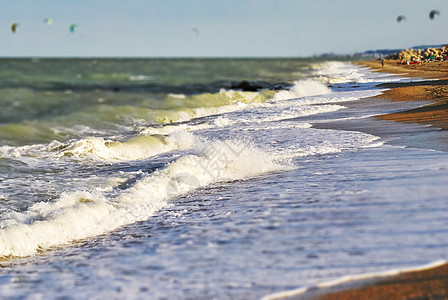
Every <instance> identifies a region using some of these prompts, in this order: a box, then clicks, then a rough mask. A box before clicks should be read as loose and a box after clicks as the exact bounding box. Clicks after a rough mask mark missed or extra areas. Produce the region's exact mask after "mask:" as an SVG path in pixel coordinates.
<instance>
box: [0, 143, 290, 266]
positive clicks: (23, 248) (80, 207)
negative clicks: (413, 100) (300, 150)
mask: <svg viewBox="0 0 448 300" xmlns="http://www.w3.org/2000/svg"><path fill="white" fill-rule="evenodd" d="M288 168H290V166H288V165H285V164H283V163H281V162H278V161H276V159H275V157H274V156H272V155H270V154H268V153H266V152H264V151H262V150H260V149H257V148H254V147H253V146H250V145H248V144H247V143H244V142H241V141H240V142H236V141H214V142H210V141H206V140H199V139H198V140H197V143H195V147H194V153H192V154H190V155H186V156H183V157H181V158H179V159H178V160H176V161H174V162H172V163H171V164H169V165H167V166H166V167H165V168H164V169H162V170H159V171H156V172H155V173H152V174H151V175H148V176H147V177H144V178H142V179H141V180H139V181H137V183H136V184H135V185H133V186H132V187H130V188H128V189H127V190H125V191H124V192H122V193H121V194H119V195H118V196H117V197H115V198H112V199H108V198H106V197H105V195H104V194H103V193H102V192H101V191H100V190H97V191H92V192H87V191H75V192H71V193H62V194H61V196H60V197H59V199H57V200H56V201H55V202H40V203H36V204H34V205H33V206H31V207H30V208H29V209H28V210H27V211H25V212H21V213H19V212H14V213H9V214H8V215H6V219H4V220H3V221H2V222H1V223H0V228H2V229H1V230H0V257H3V258H9V257H23V256H29V255H34V254H36V253H38V252H41V251H45V250H47V249H49V248H51V247H58V246H63V245H67V244H68V243H70V242H71V241H76V240H80V239H84V238H89V237H92V236H96V235H99V234H104V233H107V232H110V231H112V230H115V229H117V228H119V227H121V226H123V225H126V224H130V223H134V222H136V221H140V220H145V219H147V218H149V217H150V216H151V215H152V214H154V212H156V211H157V210H159V209H161V208H162V207H164V206H166V205H167V204H168V200H169V199H172V198H173V197H177V196H179V195H182V194H185V193H187V192H190V191H193V190H196V189H198V188H200V187H204V186H206V185H209V184H211V183H216V182H222V181H228V180H238V179H244V178H250V177H253V176H257V175H261V174H265V173H269V172H274V171H280V170H285V169H288Z"/></svg>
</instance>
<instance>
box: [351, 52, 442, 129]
mask: <svg viewBox="0 0 448 300" xmlns="http://www.w3.org/2000/svg"><path fill="white" fill-rule="evenodd" d="M355 64H357V65H359V66H364V67H368V68H370V69H372V70H373V72H384V73H393V74H397V75H400V76H405V77H417V78H419V80H420V81H416V82H408V83H384V84H381V85H379V86H378V87H380V88H381V87H383V88H389V90H387V91H385V92H384V93H383V94H382V95H379V96H377V97H375V98H381V99H387V100H390V101H393V102H399V101H431V102H432V103H430V104H429V105H425V106H423V107H419V108H414V109H410V110H405V111H400V112H396V113H390V114H383V115H378V116H377V118H379V119H380V120H388V121H396V122H403V123H419V124H423V125H429V126H431V127H436V128H440V129H442V130H447V129H448V61H442V62H429V63H424V64H415V65H397V64H396V62H395V61H391V60H386V61H385V64H384V67H382V66H381V62H380V61H361V62H356V63H355Z"/></svg>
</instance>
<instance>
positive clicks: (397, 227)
mask: <svg viewBox="0 0 448 300" xmlns="http://www.w3.org/2000/svg"><path fill="white" fill-rule="evenodd" d="M21 62H22V61H21ZM156 62H157V63H156ZM156 62H154V61H149V62H147V61H138V63H137V64H136V65H138V67H136V66H134V67H133V68H135V69H132V68H131V69H132V70H133V72H130V71H129V69H126V68H128V62H126V63H124V62H123V61H118V62H114V61H107V63H106V62H105V63H104V65H102V63H103V62H102V61H98V62H96V63H95V68H99V69H101V70H104V71H103V73H102V74H103V75H102V76H98V75H95V76H96V77H95V76H93V75H92V74H97V70H95V71H91V70H89V71H88V72H87V71H86V70H84V69H83V71H84V72H87V75H86V73H83V74H82V76H81V77H80V79H82V82H81V83H76V84H77V86H76V88H74V87H73V86H72V87H71V90H70V92H68V91H67V90H65V88H66V86H67V85H68V84H73V83H72V82H71V80H74V81H75V80H76V78H77V74H80V73H77V72H81V71H80V70H78V71H76V72H73V73H71V74H72V75H73V74H74V78H75V79H64V77H57V78H62V79H61V80H62V81H63V85H64V89H63V90H58V89H57V86H58V85H59V86H60V85H61V83H57V84H55V83H54V82H53V81H52V80H53V78H54V77H55V76H56V75H58V76H61V74H56V75H54V74H50V75H51V76H50V75H48V76H47V77H45V78H50V79H48V80H47V79H45V80H42V79H36V78H35V77H36V76H37V75H36V74H38V73H39V72H44V74H49V73H52V70H54V69H57V67H56V66H59V65H58V64H61V61H56V62H55V65H54V66H53V67H46V68H43V69H42V70H39V71H36V70H35V69H34V68H32V72H31V71H30V72H31V73H32V74H31V75H30V74H29V73H27V75H26V76H25V75H23V76H22V77H23V78H25V79H26V80H25V81H24V82H26V84H22V83H21V82H22V81H19V80H16V81H13V80H10V81H11V82H13V83H14V84H13V83H8V84H9V86H8V87H5V88H4V89H1V93H2V94H1V97H0V99H1V100H0V101H2V102H3V103H6V104H4V105H5V106H6V107H8V103H11V102H5V101H11V100H10V97H12V96H10V95H15V96H14V97H16V98H17V99H18V100H16V101H19V102H20V103H22V102H21V101H22V100H21V99H22V98H21V97H23V99H28V101H29V102H32V101H33V100H34V101H37V100H35V99H34V98H33V97H34V96H35V95H36V97H38V98H42V97H43V98H45V96H46V95H52V97H53V96H54V95H55V94H56V95H57V96H54V98H55V99H57V98H63V97H64V96H63V95H66V96H67V97H69V98H71V100H70V101H74V100H73V99H84V100H83V101H84V102H83V101H80V102H76V105H75V104H74V105H75V106H79V107H78V108H73V109H72V108H67V111H64V110H63V108H65V104H64V103H63V102H59V101H57V100H54V102H52V101H53V100H51V99H48V103H49V104H48V106H45V109H42V110H43V113H42V114H40V115H39V116H31V115H30V114H29V113H27V114H26V117H25V116H23V115H21V111H22V110H21V109H19V108H11V110H12V111H14V113H15V114H16V117H15V118H13V117H11V119H9V120H8V119H3V118H2V125H0V136H1V137H2V140H1V142H0V143H1V144H2V145H3V146H1V147H0V168H1V171H2V172H1V174H2V175H0V176H1V177H0V180H1V182H0V184H1V191H0V199H1V212H2V217H1V220H0V224H1V228H2V229H1V231H0V253H1V255H2V256H3V257H4V258H5V261H4V262H3V268H1V269H0V272H1V276H0V285H1V287H2V288H1V292H0V294H1V295H2V296H4V297H8V296H11V297H18V298H23V297H28V298H38V297H64V296H66V297H71V296H73V295H75V296H76V297H79V298H85V297H89V298H95V297H99V298H105V297H113V298H118V297H126V298H141V297H148V298H151V299H163V298H170V299H173V298H174V299H185V298H203V299H209V298H219V299H256V298H260V297H262V296H265V295H267V294H270V293H274V292H279V291H283V290H288V289H294V288H298V287H303V286H310V285H315V284H317V283H319V282H324V281H328V280H330V279H335V278H339V277H341V276H345V275H355V274H360V273H368V272H377V271H384V270H390V269H396V268H402V267H412V266H418V265H422V264H425V263H428V262H431V261H435V260H438V259H446V252H447V248H448V239H447V229H446V225H447V213H446V211H447V210H446V208H447V204H446V201H445V199H446V196H445V195H446V192H447V188H446V182H447V179H448V169H447V166H448V155H447V153H446V152H440V151H434V150H431V149H416V148H406V147H404V146H400V145H390V144H385V143H384V142H385V141H386V140H384V139H381V138H380V137H378V136H375V135H372V134H366V133H362V132H359V131H356V130H353V131H345V130H335V129H317V128H312V125H313V124H314V125H316V124H324V123H331V122H334V121H338V120H343V119H346V122H350V120H357V119H361V120H362V119H367V118H368V116H369V115H371V114H373V113H372V111H368V109H366V110H364V111H362V110H353V112H352V113H351V114H350V116H347V114H345V113H344V111H345V110H346V109H345V107H344V103H349V102H350V103H353V102H354V101H357V100H359V99H361V98H364V97H369V96H374V95H377V94H379V93H380V92H381V90H378V89H375V88H374V86H375V85H376V84H378V83H381V82H386V81H398V80H408V79H403V78H396V77H393V76H391V75H380V74H377V73H375V74H374V73H369V72H368V70H365V69H361V68H359V67H355V66H351V65H348V64H345V63H342V62H331V63H329V62H322V61H317V62H308V61H303V60H291V61H286V62H285V60H279V61H275V60H267V61H263V60H259V61H258V60H255V62H257V63H254V61H253V60H247V61H244V60H243V61H242V60H239V61H237V63H235V62H234V61H226V60H224V61H218V62H217V61H214V62H213V67H212V68H210V67H209V65H210V62H209V61H206V63H204V62H201V63H200V65H201V66H202V67H200V66H198V61H195V60H193V61H189V60H179V61H174V62H172V65H170V64H169V63H167V61H166V60H161V61H156ZM9 63H10V62H9ZM15 63H17V62H15ZM37 63H38V64H40V63H41V62H37ZM45 63H48V64H50V65H51V63H52V61H48V62H47V61H46V62H45ZM87 63H88V62H86V61H82V64H87ZM89 63H91V62H89ZM144 63H148V65H149V66H152V64H156V65H158V66H159V68H160V70H163V72H166V74H165V76H166V77H162V76H160V77H158V75H153V74H152V73H150V72H148V73H146V72H143V71H142V69H139V68H143V67H142V66H143V65H144ZM82 64H79V65H82ZM114 64H115V66H114ZM98 65H101V68H100V67H98ZM111 65H112V66H114V67H111ZM124 66H127V67H126V68H125V67H124ZM273 66H276V68H273ZM15 68H16V67H10V69H13V70H16V71H17V70H20V71H17V73H18V74H20V73H21V72H25V71H23V70H22V69H20V68H17V69H15ZM111 68H114V70H116V71H115V72H116V73H117V74H127V75H126V76H127V77H123V78H127V79H123V78H121V77H119V76H118V79H117V80H116V81H114V80H115V79H114V80H111V79H110V78H109V77H107V76H109V75H110V74H109V72H112V71H111ZM220 68H222V69H223V72H222V74H221V76H219V75H218V73H217V70H220ZM185 69H187V70H188V72H185V71H183V72H185V73H183V74H181V71H182V70H185ZM45 70H47V71H45ZM120 70H121V71H120ZM155 70H158V69H157V68H155ZM160 70H159V72H160V74H162V73H163V72H162V71H160ZM232 70H233V72H234V73H232ZM236 70H239V71H240V72H241V73H238V72H237V71H236ZM89 72H91V73H89ZM25 73H26V72H25ZM68 73H69V72H68ZM155 73H157V72H155ZM89 74H90V75H89ZM129 74H132V76H140V77H138V78H140V79H142V80H149V78H165V79H163V80H162V79H160V80H162V81H157V80H156V81H155V82H154V84H152V85H148V86H149V87H148V86H144V87H142V86H138V87H135V86H132V85H133V84H134V81H133V80H130V79H129V78H131V77H130V75H129ZM157 74H159V73H157ZM266 74H267V75H266ZM67 76H68V75H67ZM232 76H233V77H232ZM68 77H69V76H68ZM78 77H79V76H78ZM85 78H95V79H89V80H87V79H85ZM98 78H99V79H98ZM132 78H135V77H132ZM208 78H210V81H211V82H213V84H211V85H210V84H208V83H210V81H208V80H207V79H208ZM310 79H312V80H310ZM190 80H191V82H189V81H190ZM221 80H227V81H229V80H235V81H238V80H251V81H256V82H268V83H269V84H267V86H266V90H263V91H259V92H247V91H246V92H243V91H234V90H232V89H230V88H229V86H228V85H227V86H225V85H224V86H220V87H218V88H216V87H215V86H214V85H215V84H216V82H220V83H219V84H218V85H222V82H221ZM35 81H39V83H35ZM16 82H19V83H20V84H18V83H16ZM192 82H193V83H207V84H206V85H207V87H206V88H205V90H204V87H203V86H204V85H198V86H201V87H199V88H198V86H195V90H191V89H190V87H191V85H189V84H190V83H192ZM278 84H282V85H283V86H284V87H288V86H289V88H286V90H284V91H276V90H275V87H276V86H278ZM87 85H88V86H93V88H90V87H88V88H87V87H86V86H87ZM34 86H36V87H38V88H34ZM104 86H106V87H104ZM117 86H118V87H119V90H118V91H117V90H115V91H114V90H113V89H114V88H115V87H117ZM157 86H160V90H157V89H156V87H157ZM167 86H168V87H169V86H171V87H179V86H181V88H182V89H183V90H182V92H179V90H176V91H173V92H172V91H170V89H169V88H167ZM210 86H213V87H210ZM221 88H222V89H221ZM109 89H112V90H111V91H109ZM165 89H166V90H165ZM173 89H174V88H173ZM189 89H190V90H189ZM211 89H216V90H214V91H211ZM220 89H221V90H220ZM11 90H12V92H11ZM22 90H26V92H25V93H21V91H22ZM41 90H44V92H45V93H47V94H45V93H44V94H41V92H42V91H41ZM23 95H25V96H23ZM50 98H51V97H50ZM98 99H104V100H100V101H99V102H98ZM70 101H69V102H70ZM109 101H110V102H109ZM92 102H93V103H96V104H94V105H93V104H92ZM53 105H56V106H60V108H59V109H57V110H54V111H52V112H51V109H50V107H53ZM25 107H26V105H25ZM375 109H376V108H375ZM385 109H392V108H385ZM24 111H25V110H24ZM375 112H376V111H375ZM92 116H94V117H92ZM347 118H348V119H347ZM67 120H68V121H67ZM89 120H91V121H90V122H89ZM171 121H173V122H171ZM65 122H68V123H65ZM66 124H67V125H66ZM74 124H75V125H74ZM347 124H350V123H347ZM383 124H384V126H385V130H386V129H387V126H388V125H387V124H388V122H384V123H383ZM73 126H75V127H74V129H73ZM403 126H404V127H406V126H407V125H403ZM30 128H32V129H33V130H35V131H33V132H31V133H30V132H29V130H30ZM42 128H43V129H42ZM70 130H71V131H70ZM380 131H381V130H380ZM23 133H28V135H23ZM50 133H51V134H50Z"/></svg>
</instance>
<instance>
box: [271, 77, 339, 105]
mask: <svg viewBox="0 0 448 300" xmlns="http://www.w3.org/2000/svg"><path fill="white" fill-rule="evenodd" d="M329 93H331V89H330V88H328V87H327V86H326V85H325V84H323V83H321V82H318V81H316V80H312V79H306V80H299V81H296V82H294V85H293V87H291V88H290V89H289V90H288V91H285V90H283V91H279V92H277V93H276V94H275V95H274V97H273V100H277V101H278V100H287V99H294V98H300V97H306V96H314V95H322V94H329Z"/></svg>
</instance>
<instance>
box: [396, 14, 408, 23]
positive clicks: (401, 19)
mask: <svg viewBox="0 0 448 300" xmlns="http://www.w3.org/2000/svg"><path fill="white" fill-rule="evenodd" d="M401 21H406V16H403V15H400V16H398V17H397V22H398V23H400V22H401Z"/></svg>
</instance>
